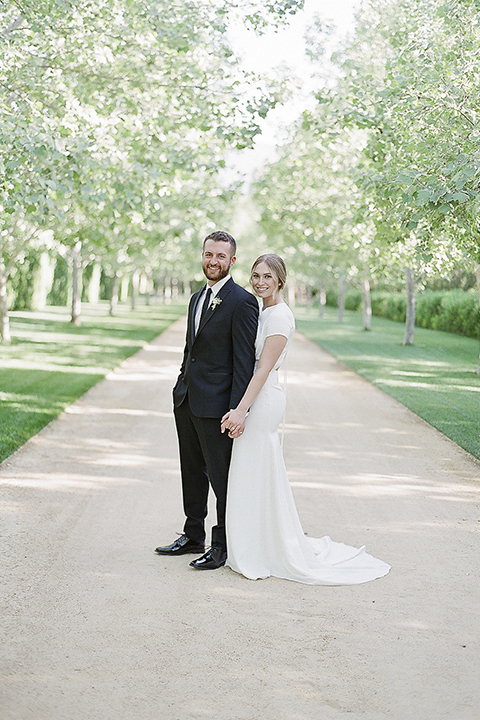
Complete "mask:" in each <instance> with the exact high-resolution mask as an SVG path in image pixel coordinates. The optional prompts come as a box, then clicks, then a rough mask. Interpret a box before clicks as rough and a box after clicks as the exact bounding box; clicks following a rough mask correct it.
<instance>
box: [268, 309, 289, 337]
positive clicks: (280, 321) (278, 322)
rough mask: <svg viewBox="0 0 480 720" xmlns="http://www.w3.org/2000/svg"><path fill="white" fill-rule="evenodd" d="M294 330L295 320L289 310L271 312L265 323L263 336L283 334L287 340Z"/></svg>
mask: <svg viewBox="0 0 480 720" xmlns="http://www.w3.org/2000/svg"><path fill="white" fill-rule="evenodd" d="M294 330H295V320H294V318H293V314H292V313H291V312H288V313H287V312H281V313H280V312H272V314H271V315H270V317H269V318H268V320H267V322H266V323H265V330H264V337H265V338H267V337H270V336H271V335H283V336H284V337H286V338H287V340H289V339H290V337H291V335H292V333H293V331H294Z"/></svg>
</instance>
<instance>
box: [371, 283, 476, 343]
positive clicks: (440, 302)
mask: <svg viewBox="0 0 480 720" xmlns="http://www.w3.org/2000/svg"><path fill="white" fill-rule="evenodd" d="M405 313H406V299H405V296H404V295H403V294H401V293H376V292H372V314H373V315H376V316H378V317H385V318H389V319H390V320H397V321H400V322H404V321H405ZM415 324H416V325H417V326H418V327H424V328H430V329H431V330H443V331H445V332H451V333H458V334H460V335H466V336H467V337H473V338H478V337H480V307H479V303H478V294H477V292H476V290H445V291H437V292H435V291H433V290H426V291H425V292H423V293H418V294H417V296H416V302H415Z"/></svg>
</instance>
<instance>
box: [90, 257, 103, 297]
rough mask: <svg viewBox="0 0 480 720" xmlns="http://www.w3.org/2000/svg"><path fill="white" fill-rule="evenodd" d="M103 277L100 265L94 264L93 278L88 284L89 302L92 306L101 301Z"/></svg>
mask: <svg viewBox="0 0 480 720" xmlns="http://www.w3.org/2000/svg"><path fill="white" fill-rule="evenodd" d="M101 276H102V267H101V265H100V263H97V262H96V263H93V267H92V276H91V278H90V282H89V284H88V295H87V297H88V302H89V303H92V304H96V303H98V301H99V300H100V279H101Z"/></svg>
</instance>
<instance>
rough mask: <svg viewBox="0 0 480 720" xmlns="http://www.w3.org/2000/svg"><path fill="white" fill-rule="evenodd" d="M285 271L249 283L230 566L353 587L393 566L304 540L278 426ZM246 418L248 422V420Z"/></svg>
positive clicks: (230, 420) (252, 573)
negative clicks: (250, 362)
mask: <svg viewBox="0 0 480 720" xmlns="http://www.w3.org/2000/svg"><path fill="white" fill-rule="evenodd" d="M286 277H287V272H286V268H285V263H284V262H283V260H282V258H281V257H279V256H278V255H275V254H273V253H271V254H267V255H261V256H260V257H259V258H257V260H255V262H254V264H253V267H252V273H251V278H250V282H251V284H252V287H253V289H254V291H255V293H256V294H257V295H258V297H259V298H261V299H262V302H263V309H262V312H261V313H260V320H259V325H258V332H257V339H256V369H255V373H254V375H253V377H252V379H251V381H250V383H249V385H248V387H247V389H246V391H245V394H244V396H243V398H242V399H241V401H240V403H239V404H238V406H237V407H236V408H235V409H233V410H230V411H229V412H228V413H226V415H224V417H223V418H222V432H225V431H228V434H229V436H230V437H232V438H235V442H234V444H233V452H232V460H231V464H230V474H229V479H228V490H227V512H226V526H227V552H228V558H227V562H226V565H227V566H228V567H230V568H231V569H232V570H235V571H236V572H238V573H241V574H242V575H244V576H245V577H247V578H250V579H251V580H256V579H259V578H266V577H270V576H274V577H278V578H284V579H285V580H295V581H297V582H301V583H307V584H310V585H355V584H358V583H362V582H367V581H369V580H374V579H375V578H378V577H382V576H383V575H386V574H387V573H388V571H389V570H390V566H389V565H387V564H386V563H384V562H383V561H381V560H377V559H376V558H374V557H372V556H371V555H368V554H367V552H366V551H365V547H361V548H360V549H357V548H353V547H350V546H349V545H344V544H343V543H337V542H333V541H332V540H331V539H330V538H329V537H328V536H324V537H322V538H309V537H306V536H305V534H304V532H303V530H302V526H301V524H300V520H299V518H298V514H297V510H296V507H295V502H294V499H293V495H292V491H291V489H290V484H289V482H288V477H287V472H286V469H285V463H284V460H283V455H282V449H281V447H280V440H279V437H278V425H279V423H280V421H281V420H282V418H283V416H284V412H285V402H286V401H285V395H284V392H283V390H282V388H281V386H280V384H279V381H278V369H279V367H280V365H281V364H282V362H283V361H284V359H285V357H286V354H287V350H288V346H289V344H290V342H291V340H292V337H293V333H294V330H295V320H294V317H293V314H292V312H291V310H290V308H289V307H288V306H287V305H286V303H285V302H284V301H283V299H282V296H281V290H282V288H283V287H284V286H285V282H286ZM247 414H248V417H247Z"/></svg>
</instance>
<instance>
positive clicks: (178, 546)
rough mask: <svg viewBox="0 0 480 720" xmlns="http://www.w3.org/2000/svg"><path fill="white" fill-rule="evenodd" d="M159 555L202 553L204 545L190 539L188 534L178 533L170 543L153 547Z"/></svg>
mask: <svg viewBox="0 0 480 720" xmlns="http://www.w3.org/2000/svg"><path fill="white" fill-rule="evenodd" d="M155 552H156V553H158V554H159V555H187V554H188V553H196V554H199V553H203V552H205V545H204V544H203V543H199V542H197V541H196V540H191V539H190V538H189V537H188V535H180V537H179V538H177V539H176V540H175V542H173V543H172V544H171V545H165V547H158V548H155Z"/></svg>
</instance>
